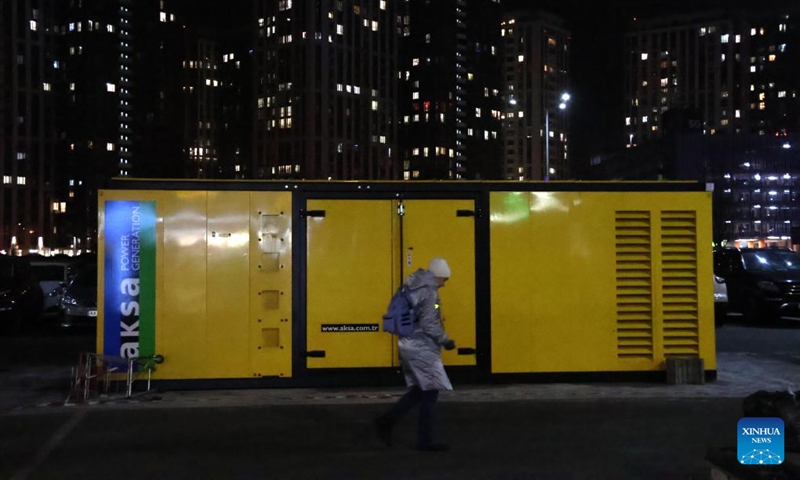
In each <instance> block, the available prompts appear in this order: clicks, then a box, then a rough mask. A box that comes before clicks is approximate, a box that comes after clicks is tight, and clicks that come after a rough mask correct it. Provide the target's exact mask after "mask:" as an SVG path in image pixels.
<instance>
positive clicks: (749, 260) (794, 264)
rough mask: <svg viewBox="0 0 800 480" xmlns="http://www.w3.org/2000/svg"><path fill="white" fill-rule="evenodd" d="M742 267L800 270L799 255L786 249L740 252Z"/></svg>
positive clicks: (763, 269) (766, 269) (761, 269)
mask: <svg viewBox="0 0 800 480" xmlns="http://www.w3.org/2000/svg"><path fill="white" fill-rule="evenodd" d="M742 259H743V260H744V268H746V269H747V270H759V271H763V272H775V271H781V270H800V255H798V254H797V253H795V252H791V251H788V250H774V251H771V250H762V251H757V252H742Z"/></svg>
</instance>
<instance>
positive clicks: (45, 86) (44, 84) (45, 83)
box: [42, 82, 50, 92]
mask: <svg viewBox="0 0 800 480" xmlns="http://www.w3.org/2000/svg"><path fill="white" fill-rule="evenodd" d="M42 88H44V91H45V92H49V91H50V83H49V82H44V83H43V84H42Z"/></svg>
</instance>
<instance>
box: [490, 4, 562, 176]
mask: <svg viewBox="0 0 800 480" xmlns="http://www.w3.org/2000/svg"><path fill="white" fill-rule="evenodd" d="M501 34H502V36H503V44H502V52H503V67H502V75H503V79H502V80H503V96H504V99H505V105H504V106H503V118H504V119H503V137H504V139H505V145H504V151H503V178H505V179H507V180H542V179H547V180H550V179H552V180H557V179H569V178H572V169H571V165H570V157H569V144H568V139H569V138H568V132H569V122H568V120H569V111H568V110H567V109H566V107H567V103H568V100H569V87H570V66H569V60H570V48H571V45H570V44H571V36H570V33H569V32H568V31H567V30H566V29H565V28H564V22H563V20H562V19H560V18H559V17H556V16H554V15H551V14H547V13H544V12H525V13H517V14H513V15H507V16H506V17H505V19H504V21H503V23H502V26H501Z"/></svg>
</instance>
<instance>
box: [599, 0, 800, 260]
mask: <svg viewBox="0 0 800 480" xmlns="http://www.w3.org/2000/svg"><path fill="white" fill-rule="evenodd" d="M625 41H626V52H625V55H626V57H625V58H626V61H625V91H626V97H625V109H626V113H625V118H624V122H625V129H626V133H625V135H626V140H627V147H628V148H629V149H631V151H630V152H629V153H623V154H620V155H616V156H613V155H612V156H610V157H608V158H604V159H601V158H599V157H598V158H597V159H596V161H595V165H594V167H595V168H594V169H595V171H613V172H614V174H613V175H612V178H636V177H637V176H638V177H642V176H644V177H646V178H652V179H656V178H666V179H677V180H700V181H706V182H709V183H713V184H714V202H715V208H714V237H715V240H716V241H718V242H728V243H733V244H736V245H737V246H766V245H780V246H788V245H790V244H791V242H792V239H791V232H792V230H793V227H794V228H795V231H796V228H797V227H798V226H800V211H798V209H797V206H796V196H797V188H798V178H800V162H799V161H798V160H800V157H798V154H797V152H798V148H800V144H798V137H800V115H799V114H800V97H799V95H800V80H798V79H800V8H798V7H789V8H786V9H782V10H768V9H759V10H757V11H755V10H753V11H747V10H736V11H723V10H720V11H713V12H708V13H705V14H697V15H687V16H671V17H664V18H655V19H650V20H639V21H636V22H634V25H633V27H632V29H631V31H630V32H629V33H628V34H627V35H626V40H625ZM634 147H635V148H634ZM794 243H800V239H794Z"/></svg>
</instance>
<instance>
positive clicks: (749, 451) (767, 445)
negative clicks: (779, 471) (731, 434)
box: [737, 417, 784, 465]
mask: <svg viewBox="0 0 800 480" xmlns="http://www.w3.org/2000/svg"><path fill="white" fill-rule="evenodd" d="M738 431H739V433H738V437H739V441H738V443H737V447H738V448H737V454H738V457H739V463H741V464H742V465H780V464H781V463H783V436H784V430H783V420H781V419H780V418H773V417H745V418H742V419H741V420H739V425H738Z"/></svg>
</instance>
